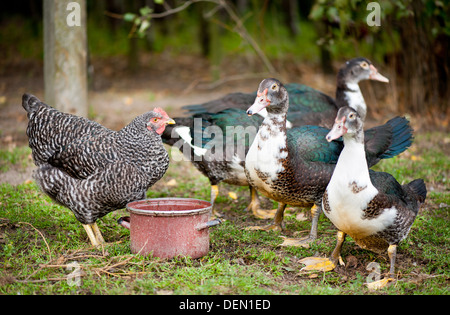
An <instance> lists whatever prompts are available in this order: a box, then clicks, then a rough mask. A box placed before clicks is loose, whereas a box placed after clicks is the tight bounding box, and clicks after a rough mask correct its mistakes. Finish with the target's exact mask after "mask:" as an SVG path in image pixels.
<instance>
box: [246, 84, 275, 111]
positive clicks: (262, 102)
mask: <svg viewBox="0 0 450 315" xmlns="http://www.w3.org/2000/svg"><path fill="white" fill-rule="evenodd" d="M267 92H268V89H267V88H266V89H265V90H264V91H262V92H259V91H258V93H257V94H256V99H255V102H254V103H253V105H252V106H250V108H249V109H248V110H247V115H249V116H251V115H254V114H256V113H258V112H260V111H262V110H263V109H264V108H266V107H267V106H269V105H270V100H269V99H268V98H267Z"/></svg>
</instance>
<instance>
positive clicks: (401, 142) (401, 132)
mask: <svg viewBox="0 0 450 315" xmlns="http://www.w3.org/2000/svg"><path fill="white" fill-rule="evenodd" d="M386 124H387V125H389V126H391V128H392V137H391V139H392V142H391V144H390V146H389V148H388V149H387V150H386V152H384V154H383V155H382V156H380V158H382V159H388V158H392V157H394V156H396V155H398V154H400V153H402V152H404V151H405V150H406V149H408V148H409V147H410V146H411V144H412V142H413V139H414V137H413V129H412V128H411V126H410V125H409V120H408V119H406V118H405V117H395V118H392V119H391V120H389V121H388V122H387V123H386Z"/></svg>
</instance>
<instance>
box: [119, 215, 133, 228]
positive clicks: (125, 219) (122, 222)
mask: <svg viewBox="0 0 450 315" xmlns="http://www.w3.org/2000/svg"><path fill="white" fill-rule="evenodd" d="M117 223H119V225H121V226H123V227H124V228H127V229H130V217H121V218H120V219H119V220H117Z"/></svg>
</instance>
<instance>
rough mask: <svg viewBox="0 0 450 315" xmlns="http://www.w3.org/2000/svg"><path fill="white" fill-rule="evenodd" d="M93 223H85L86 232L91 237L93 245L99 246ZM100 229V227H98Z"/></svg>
mask: <svg viewBox="0 0 450 315" xmlns="http://www.w3.org/2000/svg"><path fill="white" fill-rule="evenodd" d="M92 226H93V224H83V227H84V229H85V230H86V233H87V235H88V237H89V240H90V241H91V244H92V246H95V247H97V246H99V245H100V244H99V242H98V241H97V238H96V237H95V233H94V231H93V230H92ZM97 229H98V228H97Z"/></svg>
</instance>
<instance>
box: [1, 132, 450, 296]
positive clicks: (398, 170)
mask: <svg viewBox="0 0 450 315" xmlns="http://www.w3.org/2000/svg"><path fill="white" fill-rule="evenodd" d="M445 137H446V135H445V134H436V133H434V134H424V135H417V137H416V140H415V144H414V146H413V147H412V148H411V149H410V150H409V151H408V153H405V154H402V155H400V156H399V157H398V158H395V159H392V160H387V161H382V162H381V163H380V164H379V165H377V167H376V168H377V169H378V170H383V171H389V172H391V173H393V174H395V176H396V177H397V179H398V180H399V181H400V182H407V181H410V180H412V179H414V178H418V177H421V178H424V180H425V181H426V183H427V187H428V189H429V192H428V196H427V201H426V203H425V205H424V206H423V207H422V209H421V211H420V213H419V216H418V217H417V219H416V221H415V223H414V225H413V227H412V229H411V232H410V234H409V236H408V237H407V239H406V240H404V241H403V242H402V243H401V244H400V246H399V249H398V256H397V265H396V275H397V278H398V281H397V282H396V283H395V284H394V285H391V286H390V287H388V288H386V289H383V290H381V291H375V292H372V291H369V290H368V289H367V288H366V286H365V285H364V283H365V282H366V279H367V277H368V276H369V273H370V272H369V271H367V270H366V266H367V265H368V264H369V263H370V262H372V261H375V262H377V263H379V264H380V268H381V271H382V272H386V271H387V270H388V268H389V261H388V258H387V255H378V254H374V253H372V252H370V251H367V250H362V249H360V248H359V247H358V246H357V245H356V244H355V243H354V242H353V240H352V239H351V238H349V237H348V238H347V241H346V242H345V244H344V247H343V251H342V256H343V258H344V261H346V262H349V261H350V260H352V259H353V260H354V261H356V265H355V266H349V267H348V268H345V267H338V268H337V269H336V270H335V271H331V272H326V273H322V272H308V273H305V272H302V271H301V268H302V265H301V264H300V263H298V260H299V259H301V258H303V257H308V256H313V255H314V256H327V255H329V254H330V253H331V251H332V249H333V248H334V245H335V234H336V230H335V228H334V227H333V225H332V224H331V223H330V222H329V221H328V220H327V219H326V218H325V217H324V216H321V218H320V221H319V237H318V239H317V240H316V241H315V242H314V243H313V244H311V246H310V247H309V248H296V247H279V246H278V245H279V244H280V243H281V242H282V239H281V238H280V235H286V236H295V237H301V236H305V235H307V233H308V231H309V228H310V221H309V220H306V221H297V220H296V219H295V216H296V215H297V212H290V213H288V214H287V215H286V217H285V223H286V228H285V230H284V231H283V232H282V233H279V232H277V233H275V232H263V231H247V230H245V229H244V228H245V227H246V226H250V225H255V224H266V223H268V222H269V221H262V220H258V219H254V218H253V217H252V215H251V214H250V213H248V212H246V211H245V210H244V208H245V207H246V205H247V203H248V201H249V196H248V189H247V188H246V187H236V186H230V185H226V184H222V185H221V186H220V191H221V193H220V196H219V198H218V200H217V209H218V210H219V211H220V212H222V213H223V214H224V215H225V218H226V221H224V222H223V223H222V224H221V225H219V226H216V227H214V228H212V229H211V230H210V239H211V243H210V251H209V253H208V254H207V255H206V256H204V257H202V258H199V259H191V258H188V257H176V258H174V259H159V258H155V257H141V256H137V255H133V254H131V252H130V247H129V231H128V230H126V229H124V228H122V227H120V226H118V225H117V223H116V220H117V219H118V218H119V217H121V216H123V215H126V214H127V212H126V211H125V210H119V211H115V212H112V213H110V214H108V215H106V216H105V217H103V218H102V219H101V220H99V221H98V224H99V227H100V229H101V231H102V233H103V236H104V238H105V239H106V240H107V242H108V244H106V245H105V246H104V247H103V248H101V249H95V248H92V247H91V246H90V244H89V241H88V239H87V236H86V234H85V231H84V229H83V227H82V226H81V224H79V223H78V222H77V221H76V219H75V218H74V216H73V214H72V213H71V212H70V211H69V210H68V209H66V208H64V207H62V206H59V205H56V204H55V203H53V202H52V201H51V200H50V199H49V198H48V197H47V196H45V195H44V194H42V193H41V192H40V191H39V189H38V187H37V185H36V184H35V183H26V184H21V185H18V186H12V185H9V184H2V185H0V209H1V210H0V247H1V250H0V294H208V295H210V294H270V295H272V294H346V295H348V294H446V295H447V294H449V289H448V279H449V260H450V259H449V257H450V255H449V253H450V251H449V244H448V239H449V237H450V227H449V224H448V222H449V219H450V218H449V210H450V208H449V205H450V194H449V189H448V182H447V178H448V172H449V170H448V165H449V161H450V158H449V157H448V154H446V152H445V146H444V145H443V141H447V140H445ZM22 149H23V148H22ZM22 149H20V148H19V149H18V150H19V151H20V150H22ZM23 150H25V149H23ZM10 154H11V155H12V154H14V153H10ZM6 155H7V157H6V158H5V157H4V156H2V163H4V164H5V165H9V164H11V162H5V161H8V159H9V160H13V159H11V158H10V157H9V156H8V154H6ZM19 160H20V159H19ZM19 165H20V162H19ZM14 167H17V165H15V166H14ZM179 174H182V176H180V175H179ZM172 179H175V180H176V184H175V185H174V186H167V185H166V183H168V182H169V181H170V180H172ZM230 191H232V192H235V193H236V194H237V195H238V199H237V200H232V199H231V198H229V197H228V192H230ZM148 196H149V197H152V198H155V197H165V196H176V197H192V198H200V199H205V200H208V199H209V183H208V180H207V179H206V178H204V177H203V176H201V175H200V173H199V172H198V171H197V170H195V168H193V167H192V165H190V163H186V162H173V163H171V167H170V168H169V170H168V172H167V173H166V175H165V177H164V178H163V179H162V180H161V181H160V182H158V183H157V184H156V185H155V186H154V187H153V188H152V189H151V190H150V191H149V192H148ZM265 206H272V203H271V202H268V201H266V202H265ZM74 262H75V263H77V264H78V267H79V268H80V269H79V270H78V271H79V272H80V273H81V278H80V279H81V282H80V283H79V285H76V284H75V285H71V284H72V283H71V281H72V280H73V276H74V275H75V274H76V272H78V271H77V270H76V269H73V267H71V265H70V264H71V263H74Z"/></svg>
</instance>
